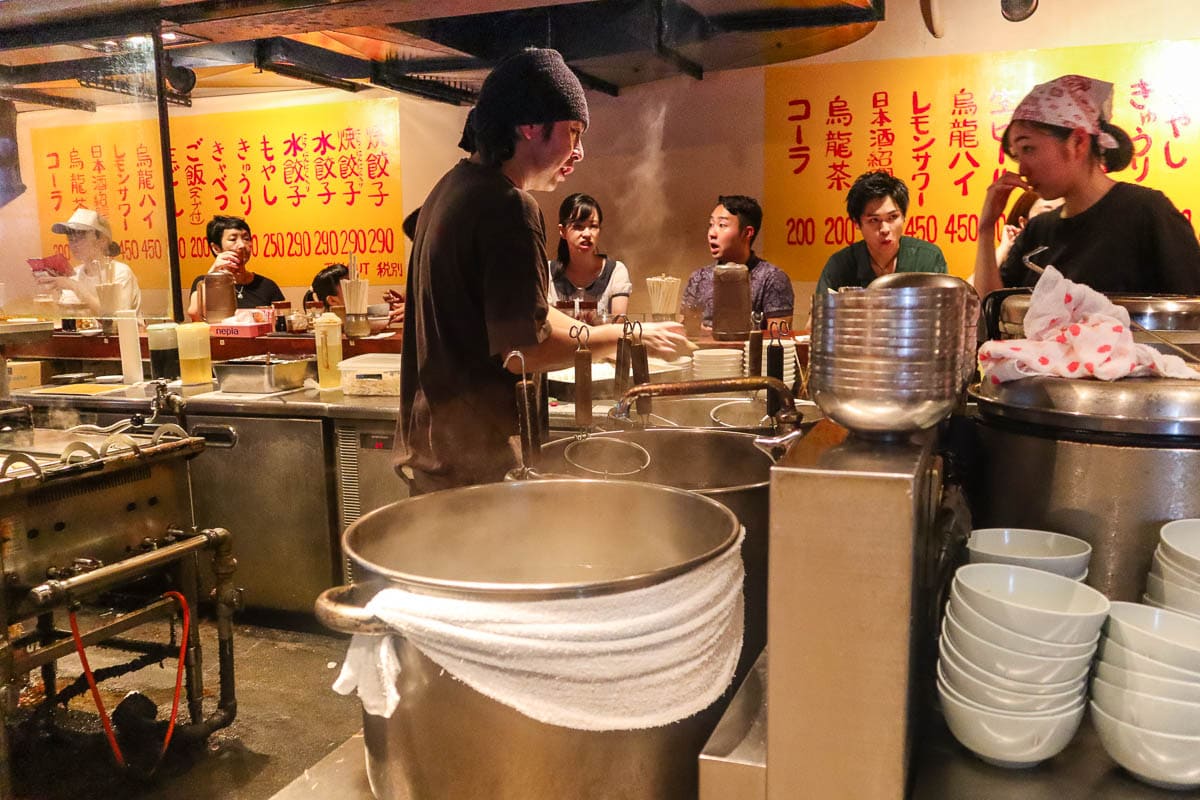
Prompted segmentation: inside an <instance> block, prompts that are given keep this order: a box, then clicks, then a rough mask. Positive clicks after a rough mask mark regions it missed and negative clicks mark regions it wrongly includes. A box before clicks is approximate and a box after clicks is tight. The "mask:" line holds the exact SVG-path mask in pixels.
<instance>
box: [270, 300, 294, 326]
mask: <svg viewBox="0 0 1200 800" xmlns="http://www.w3.org/2000/svg"><path fill="white" fill-rule="evenodd" d="M271 308H273V309H275V332H276V333H287V329H288V327H287V323H288V320H287V318H288V317H289V316H291V313H292V304H291V302H290V301H288V300H276V301H274V302H272V303H271Z"/></svg>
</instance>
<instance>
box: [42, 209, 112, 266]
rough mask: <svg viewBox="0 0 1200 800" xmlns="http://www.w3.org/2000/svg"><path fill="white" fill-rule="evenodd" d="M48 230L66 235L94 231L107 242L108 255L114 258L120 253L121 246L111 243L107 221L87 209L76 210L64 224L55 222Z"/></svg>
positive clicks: (110, 233) (110, 230)
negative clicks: (74, 232) (71, 232)
mask: <svg viewBox="0 0 1200 800" xmlns="http://www.w3.org/2000/svg"><path fill="white" fill-rule="evenodd" d="M50 230H52V231H54V232H55V233H68V232H70V231H95V232H96V233H98V234H100V235H101V236H103V237H104V238H105V239H108V240H109V247H108V250H109V255H112V256H115V255H117V254H118V253H120V252H121V246H120V245H118V244H117V243H116V242H113V241H112V228H110V227H109V225H108V220H107V219H105V218H104V217H102V216H100V214H99V212H96V211H92V210H91V209H87V208H77V209H75V213H74V214H72V215H71V218H70V219H69V220H67V221H66V222H56V223H54V225H53V226H51V228H50Z"/></svg>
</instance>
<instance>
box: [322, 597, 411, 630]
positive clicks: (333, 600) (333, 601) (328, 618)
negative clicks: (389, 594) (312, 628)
mask: <svg viewBox="0 0 1200 800" xmlns="http://www.w3.org/2000/svg"><path fill="white" fill-rule="evenodd" d="M355 588H356V587H355V586H353V585H351V586H334V587H333V588H332V589H326V590H325V591H323V592H321V594H320V595H318V596H317V602H316V604H315V606H314V610H315V611H316V614H317V619H318V620H319V621H320V622H321V624H322V625H324V626H325V627H326V628H329V629H330V630H335V631H337V632H339V633H363V634H370V635H376V636H379V635H384V634H389V633H394V632H395V631H394V630H393V629H392V627H391V626H390V625H388V624H387V623H385V622H383V621H382V620H380V619H379V618H378V617H376V616H375V615H374V614H372V613H371V612H369V611H367V610H366V609H365V608H363V607H362V606H360V605H353V604H351V603H347V602H345V601H346V600H348V599H350V596H351V595H352V594H353V593H354V590H355Z"/></svg>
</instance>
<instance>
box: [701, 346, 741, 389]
mask: <svg viewBox="0 0 1200 800" xmlns="http://www.w3.org/2000/svg"><path fill="white" fill-rule="evenodd" d="M741 374H742V351H741V350H735V349H733V348H730V347H712V348H709V349H707V350H697V351H696V352H694V353H692V377H693V378H695V379H696V380H698V381H700V380H710V379H712V378H737V377H739V376H741Z"/></svg>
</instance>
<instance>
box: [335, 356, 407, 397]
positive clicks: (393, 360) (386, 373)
mask: <svg viewBox="0 0 1200 800" xmlns="http://www.w3.org/2000/svg"><path fill="white" fill-rule="evenodd" d="M337 368H338V372H339V373H341V387H342V393H343V394H357V395H385V396H391V397H399V396H400V354H399V353H363V354H362V355H361V356H354V357H353V358H347V359H346V360H345V361H342V362H341V363H339V364H338V365H337Z"/></svg>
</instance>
